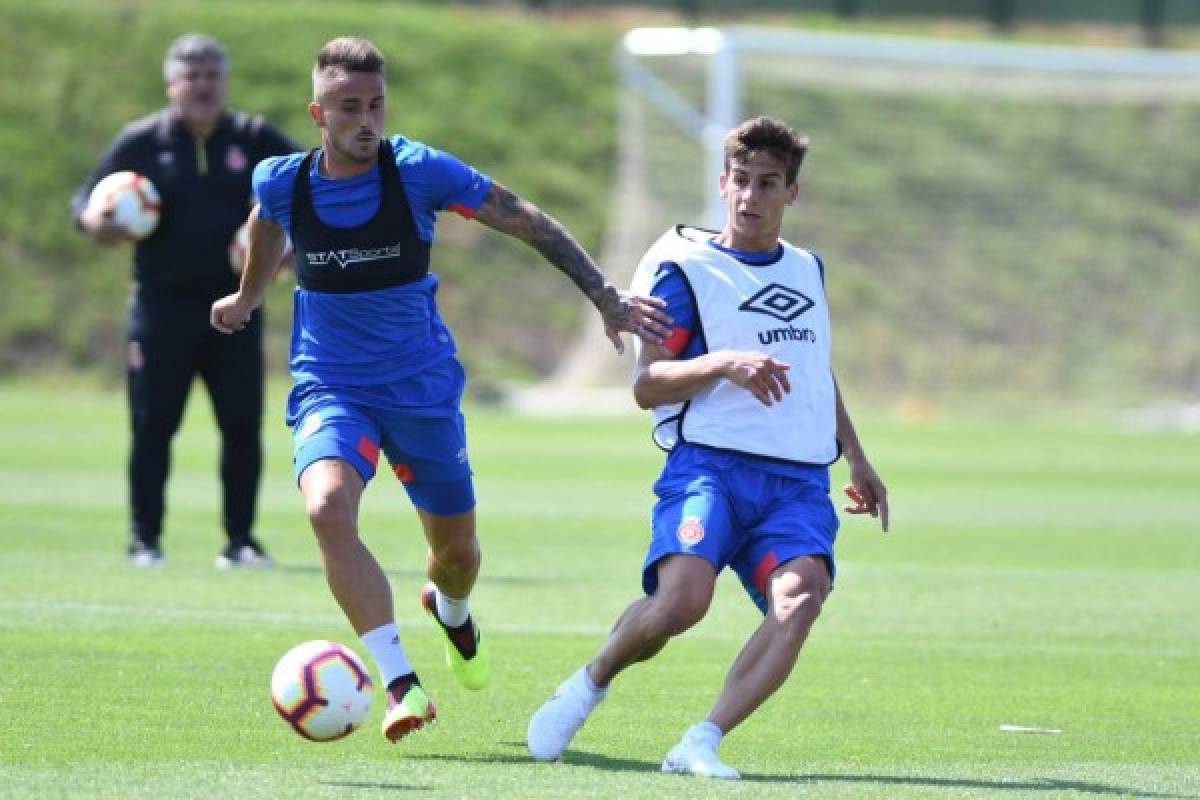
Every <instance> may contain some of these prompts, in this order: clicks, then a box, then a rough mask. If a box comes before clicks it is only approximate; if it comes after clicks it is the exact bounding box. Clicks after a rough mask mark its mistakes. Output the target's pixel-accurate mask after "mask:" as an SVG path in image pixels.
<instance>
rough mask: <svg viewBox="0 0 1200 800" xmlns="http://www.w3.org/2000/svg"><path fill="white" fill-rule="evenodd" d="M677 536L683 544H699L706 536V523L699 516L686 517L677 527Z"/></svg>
mask: <svg viewBox="0 0 1200 800" xmlns="http://www.w3.org/2000/svg"><path fill="white" fill-rule="evenodd" d="M675 536H676V538H678V539H679V541H680V542H682V543H683V544H686V545H693V544H699V543H700V540H701V539H703V538H704V523H702V522H701V521H700V518H699V517H684V518H683V522H681V523H679V527H678V528H676V529H675Z"/></svg>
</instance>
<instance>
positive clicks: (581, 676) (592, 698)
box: [570, 664, 608, 706]
mask: <svg viewBox="0 0 1200 800" xmlns="http://www.w3.org/2000/svg"><path fill="white" fill-rule="evenodd" d="M570 680H571V683H572V684H574V685H575V687H576V688H577V689H579V691H580V694H582V695H583V696H584V697H586V698H587V699H588V702H590V703H591V704H592V705H593V706H594V705H596V703H599V702H600V701H601V700H603V699H604V698H605V697H606V696H607V695H608V689H607V688H604V689H601V688H600V687H599V686H597V685H596V684H595V682H594V681H592V676H591V675H589V674H588V671H587V665H586V664H584V665H583V666H582V667H580V668H579V669H578V670H576V671H575V674H574V675H572V676H571V678H570Z"/></svg>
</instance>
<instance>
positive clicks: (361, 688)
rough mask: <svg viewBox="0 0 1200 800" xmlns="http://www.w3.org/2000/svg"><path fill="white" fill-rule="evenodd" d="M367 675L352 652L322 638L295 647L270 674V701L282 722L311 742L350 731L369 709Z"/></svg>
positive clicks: (334, 737) (369, 698)
mask: <svg viewBox="0 0 1200 800" xmlns="http://www.w3.org/2000/svg"><path fill="white" fill-rule="evenodd" d="M372 688H373V686H372V684H371V677H370V675H369V674H368V673H367V668H366V666H365V665H364V664H363V662H362V659H360V658H359V657H358V656H357V655H355V654H354V652H353V651H351V650H349V649H348V648H346V647H344V646H343V645H340V644H338V643H337V642H329V641H324V640H318V641H312V642H305V643H303V644H298V645H296V646H295V647H293V648H292V649H291V650H288V651H287V652H286V653H284V654H283V658H281V659H279V663H277V664H276V665H275V671H274V672H272V673H271V702H272V703H274V705H275V710H276V711H278V712H279V716H281V717H283V720H284V722H286V723H287V724H289V725H291V726H292V729H293V730H295V731H296V733H298V734H300V735H301V736H303V737H304V738H305V739H309V740H311V741H314V742H330V741H333V740H334V739H340V738H342V737H343V736H345V735H346V734H348V733H350V732H352V731H353V730H355V729H356V728H357V727H358V726H359V725H360V724H362V721H363V719H364V718H365V717H366V716H367V711H368V710H369V709H370V708H371V692H372Z"/></svg>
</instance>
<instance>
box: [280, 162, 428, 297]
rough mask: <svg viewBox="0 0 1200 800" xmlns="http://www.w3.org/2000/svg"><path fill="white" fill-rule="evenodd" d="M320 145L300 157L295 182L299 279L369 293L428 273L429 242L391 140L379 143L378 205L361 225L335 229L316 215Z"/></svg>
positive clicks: (306, 284) (307, 284)
mask: <svg viewBox="0 0 1200 800" xmlns="http://www.w3.org/2000/svg"><path fill="white" fill-rule="evenodd" d="M319 152H320V149H319V148H318V149H315V150H310V151H309V153H308V155H306V156H305V157H304V160H303V161H301V162H300V169H299V170H298V171H297V172H296V182H295V184H294V185H293V186H292V246H293V248H295V251H296V278H297V282H298V283H299V284H300V287H301V288H303V289H308V290H309V291H314V292H366V291H371V290H373V289H386V288H389V287H392V286H400V285H401V284H405V283H412V282H413V281H416V280H420V279H421V278H423V277H425V275H426V274H427V273H428V272H429V242H424V241H421V238H420V237H419V236H418V235H417V223H416V221H415V220H414V219H413V214H412V208H411V207H410V206H409V204H408V196H407V195H406V194H405V192H404V183H403V181H402V180H401V178H400V170H399V168H397V166H396V158H395V156H394V155H393V154H392V146H391V143H390V142H388V141H387V140H386V139H383V140H381V141H380V142H379V181H380V190H379V208H378V209H377V210H376V211H375V216H373V217H371V218H370V219H369V220H367V221H366V222H365V223H363V224H362V225H359V226H358V227H356V228H335V227H333V226H331V225H326V224H325V223H324V222H322V221H321V219H320V218H319V217H318V216H317V212H316V209H314V208H313V204H312V188H311V187H310V186H309V181H308V172H309V170H310V169H311V168H312V161H313V158H314V157H316V155H317V153H319Z"/></svg>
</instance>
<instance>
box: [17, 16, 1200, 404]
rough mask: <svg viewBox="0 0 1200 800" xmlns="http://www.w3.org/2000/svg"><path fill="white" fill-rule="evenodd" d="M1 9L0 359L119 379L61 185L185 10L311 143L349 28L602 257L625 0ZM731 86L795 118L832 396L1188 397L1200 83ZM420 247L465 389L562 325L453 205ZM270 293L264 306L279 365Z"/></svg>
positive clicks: (104, 312) (246, 98) (413, 108)
mask: <svg viewBox="0 0 1200 800" xmlns="http://www.w3.org/2000/svg"><path fill="white" fill-rule="evenodd" d="M0 14H2V15H3V18H4V21H5V25H4V29H5V32H6V35H5V47H3V48H0V113H2V114H3V115H4V119H5V120H6V124H5V126H4V127H2V128H0V147H2V148H3V150H2V151H0V152H3V153H4V154H5V157H4V158H3V159H0V205H2V206H3V208H4V209H5V214H4V215H3V218H2V219H0V275H2V276H3V286H4V287H5V290H4V291H3V292H0V373H2V372H4V371H13V370H35V369H40V368H43V367H44V366H45V365H46V364H58V365H67V366H69V367H75V366H85V367H91V366H95V365H102V366H103V367H104V369H105V370H107V371H108V372H110V373H112V374H115V371H116V369H117V368H118V365H119V363H120V359H119V355H118V353H119V351H120V347H121V340H122V336H123V332H122V326H123V322H124V318H123V314H124V296H125V293H126V291H127V284H128V254H127V253H125V252H123V251H106V250H101V249H100V248H97V247H95V246H93V245H91V244H90V243H89V242H88V241H87V240H86V239H85V238H84V237H83V236H81V235H79V234H78V233H76V232H75V231H74V230H73V228H72V226H71V224H70V221H69V219H68V215H67V209H66V206H67V200H68V198H69V196H70V194H71V191H72V190H73V188H74V186H75V185H76V183H77V182H78V181H79V180H80V179H81V178H82V177H83V175H84V174H86V172H87V170H88V169H89V167H90V166H91V165H92V163H93V162H94V160H95V158H96V157H97V155H98V154H99V152H100V150H101V149H102V148H103V146H104V145H105V144H106V143H107V141H108V140H109V139H110V138H111V137H112V135H113V134H114V133H115V132H116V131H117V130H118V129H119V128H120V126H121V125H122V124H123V123H124V122H125V121H126V120H128V119H131V118H133V117H136V116H140V115H142V114H144V113H146V112H148V111H149V110H151V109H154V108H157V107H159V106H160V105H161V104H162V102H163V96H162V85H161V77H160V65H161V58H162V51H163V49H164V47H165V46H166V43H167V42H169V41H170V39H171V38H173V37H174V36H175V35H177V34H178V33H180V32H182V31H185V30H203V31H208V32H211V33H213V34H215V35H217V36H218V37H220V38H221V39H223V40H224V41H225V42H226V44H227V45H228V47H229V49H230V51H231V55H232V58H233V78H232V84H231V103H232V105H234V106H235V107H239V108H244V109H248V110H253V111H258V112H262V113H265V114H266V115H267V116H268V117H269V118H271V119H272V120H274V121H276V122H277V123H279V124H280V125H282V126H283V127H284V128H285V129H286V130H288V131H289V132H290V133H291V134H292V135H293V136H295V137H296V138H297V139H299V140H300V141H302V142H304V143H306V144H313V143H315V142H316V133H315V129H313V128H312V126H311V123H310V122H309V121H308V120H307V117H306V116H305V113H304V106H305V104H306V102H307V99H308V92H309V86H308V78H307V74H308V68H309V64H310V60H311V58H312V56H313V54H314V53H315V52H316V50H317V48H318V47H319V46H320V45H321V44H322V43H323V42H324V41H326V40H327V39H329V38H330V37H332V36H334V35H338V34H343V33H359V34H363V35H367V36H369V37H370V38H372V39H374V40H375V41H376V42H377V43H378V44H380V45H381V46H382V48H383V49H384V51H385V53H386V54H387V55H388V57H389V61H390V67H389V70H390V72H389V77H390V87H391V92H392V106H391V117H390V123H391V127H392V129H394V130H398V131H401V132H404V133H405V134H407V135H409V136H411V137H413V138H417V139H421V140H424V141H428V142H431V143H433V144H436V145H438V146H440V147H443V148H444V149H447V150H450V151H451V152H454V153H456V154H457V155H459V156H461V157H462V158H464V159H465V160H467V161H469V162H471V163H474V164H476V165H477V166H479V167H480V168H481V169H483V170H485V171H487V172H489V173H490V174H492V175H493V176H495V177H496V178H497V179H499V180H501V181H502V182H504V183H505V184H507V185H509V186H511V187H513V188H515V189H516V190H518V191H519V192H520V193H522V194H524V195H526V196H528V197H530V198H531V199H533V200H535V201H536V202H537V203H539V205H541V206H542V207H543V208H545V209H546V210H548V211H550V212H551V213H553V214H554V215H556V216H558V217H559V218H560V219H561V220H563V221H564V222H565V223H566V224H567V225H568V227H570V228H571V229H572V230H573V231H574V232H575V233H576V234H577V235H578V236H579V238H580V239H581V241H582V242H583V243H584V245H585V246H586V247H588V248H589V250H591V251H592V252H596V253H598V251H599V248H600V245H601V241H602V235H603V232H604V229H605V224H606V221H607V220H606V214H607V213H608V211H609V203H610V198H611V192H612V186H613V175H614V154H615V136H616V134H615V130H616V119H615V118H616V97H615V88H614V86H615V84H614V81H615V74H614V69H613V66H612V58H611V55H612V48H613V43H614V42H615V40H616V37H617V36H618V35H619V33H620V27H618V24H617V22H616V21H610V20H621V21H622V22H623V23H629V22H632V21H633V17H634V15H628V16H614V17H611V18H609V17H604V16H597V15H591V16H570V15H556V16H547V17H535V16H530V15H523V14H520V13H514V12H512V11H511V10H510V11H505V10H503V9H501V10H495V9H483V8H465V7H454V6H447V7H435V6H413V5H410V4H402V3H387V4H385V3H374V2H365V1H363V2H346V3H339V4H338V6H337V10H336V13H331V11H330V7H329V6H328V4H318V3H312V2H291V3H283V2H273V1H272V2H258V3H255V4H253V5H250V4H237V3H229V2H211V3H205V4H192V3H175V2H148V1H143V2H135V1H134V0H129V1H127V2H112V3H104V4H100V3H90V2H83V0H50V2H46V3H41V4H36V5H35V4H29V3H20V2H17V0H0ZM814 22H819V23H820V24H822V25H828V24H830V21H829V20H828V19H821V20H814ZM765 69H766V70H767V71H768V72H770V71H774V72H776V73H778V72H780V71H786V69H785V68H783V67H778V66H775V65H767V67H766V68H765ZM745 102H746V108H747V111H748V112H750V113H772V114H776V115H780V116H783V117H785V118H787V119H788V120H789V121H791V122H793V124H796V125H797V127H800V128H802V129H804V130H805V131H806V132H808V133H809V134H810V135H811V136H812V137H813V142H814V146H813V155H812V157H811V158H810V162H809V164H807V165H806V167H805V173H804V180H805V193H804V195H803V199H802V201H801V204H800V207H799V213H796V214H793V215H792V217H791V218H790V220H789V222H788V228H787V230H786V231H785V234H786V235H787V236H788V237H789V238H792V239H793V240H795V241H800V242H804V243H805V244H808V245H810V246H812V247H814V248H815V249H818V250H820V251H821V252H822V253H823V254H824V255H825V256H826V258H827V261H828V262H829V264H830V270H831V272H830V283H829V293H830V297H831V302H832V304H833V308H834V313H835V316H836V317H837V319H838V326H837V328H836V331H837V334H838V340H837V344H836V351H837V358H838V369H839V372H840V373H842V374H843V375H845V376H846V377H847V378H848V380H847V384H848V385H849V386H852V387H854V388H853V391H852V394H853V395H855V396H856V397H857V396H863V397H864V398H873V399H875V400H876V401H877V402H880V403H890V402H892V401H893V399H896V398H932V399H934V400H947V399H949V398H954V399H955V400H956V401H959V402H961V401H964V400H965V401H974V400H976V399H978V398H987V399H995V398H997V397H1000V396H1007V397H1008V398H1010V399H1013V398H1015V399H1016V400H1017V401H1018V402H1021V403H1025V402H1030V403H1034V404H1041V403H1045V402H1055V403H1067V402H1070V403H1080V404H1089V405H1096V404H1101V405H1108V406H1112V405H1118V404H1124V403H1141V402H1146V401H1148V400H1153V399H1159V398H1162V397H1166V398H1168V399H1171V400H1177V401H1178V400H1186V399H1189V398H1194V396H1195V395H1196V394H1197V393H1200V325H1197V324H1196V322H1195V320H1196V314H1195V311H1194V308H1195V306H1196V304H1197V300H1198V299H1200V270H1197V269H1196V266H1197V253H1200V224H1197V223H1198V222H1200V219H1198V215H1200V207H1198V206H1197V203H1196V191H1195V187H1196V186H1198V185H1200V150H1197V148H1195V147H1194V146H1192V144H1191V143H1192V141H1193V140H1194V138H1195V131H1196V130H1197V129H1200V103H1197V102H1189V103H1179V102H1176V101H1169V100H1168V101H1163V100H1156V101H1149V102H1143V103H1099V104H1096V105H1094V106H1093V105H1091V104H1089V103H1079V102H1073V103H1067V104H1063V103H1058V102H1056V101H1055V100H1054V98H1053V96H1047V97H1044V98H1042V99H1033V100H1030V99H1022V98H1014V97H1006V96H1003V95H997V96H996V97H994V98H988V99H986V100H984V101H982V102H980V101H979V99H978V98H973V97H971V96H969V95H964V94H959V95H954V94H947V95H938V94H927V95H903V94H895V93H876V92H871V91H863V90H861V89H857V88H847V87H841V88H839V87H837V86H819V85H818V86H814V85H812V84H811V82H810V84H809V85H807V86H800V87H782V88H781V87H779V86H772V85H771V84H770V82H763V83H754V84H751V85H750V86H748V87H747V89H746V91H745ZM650 131H651V132H650V135H649V136H650V139H651V141H650V145H651V149H652V150H653V149H655V148H657V149H658V150H660V151H667V152H666V157H665V158H661V159H660V160H658V161H656V162H655V166H654V167H653V172H652V174H651V178H652V180H654V181H655V183H656V184H658V185H660V186H667V187H669V186H670V185H671V184H672V183H673V182H674V183H679V182H680V176H681V175H689V174H690V173H694V172H695V170H696V169H697V167H698V164H699V162H698V161H697V160H696V158H695V153H693V152H689V151H686V148H685V147H679V146H676V143H675V142H674V141H672V140H671V139H670V134H669V133H668V132H667V131H665V130H664V131H655V130H654V129H653V128H651V129H650ZM694 184H695V180H693V179H691V178H690V177H689V178H688V179H687V186H688V187H693V186H694ZM684 207H685V208H686V207H687V206H684ZM676 216H678V217H683V218H684V219H681V220H679V221H693V220H694V217H693V218H692V219H687V212H682V213H676ZM434 253H435V255H434V264H435V270H436V271H437V272H438V273H439V274H440V275H441V276H442V278H443V289H442V291H441V293H440V296H439V300H440V302H441V303H442V307H443V311H444V313H445V315H446V317H447V318H448V320H449V321H450V323H451V325H452V326H453V327H454V329H455V331H456V333H457V335H458V338H459V340H460V343H461V344H462V345H463V347H462V350H463V356H464V359H465V360H466V362H467V366H468V369H469V370H470V371H471V373H472V376H473V382H474V385H475V386H476V387H480V386H483V385H485V384H486V383H488V382H492V381H497V380H511V379H514V378H515V379H532V378H536V377H537V376H540V375H544V374H545V373H546V372H548V371H549V370H550V369H551V368H552V367H553V365H554V364H555V363H556V361H557V359H558V358H559V356H560V355H561V353H562V352H563V350H564V348H565V345H566V342H567V340H568V339H569V337H570V336H571V335H572V333H573V331H574V330H575V328H576V325H577V324H578V316H579V312H580V305H579V303H578V294H577V293H576V291H575V290H574V287H573V286H571V284H570V283H569V282H568V281H567V280H566V279H565V278H563V277H562V276H560V275H558V274H556V273H555V272H554V271H553V270H552V269H550V268H549V267H547V266H546V265H545V264H544V262H542V261H541V259H540V258H539V257H537V256H536V255H535V254H534V253H533V252H532V251H529V250H527V249H526V248H524V247H523V246H520V245H517V244H516V243H514V242H511V241H509V240H507V239H506V238H505V237H501V236H498V235H494V234H491V233H489V232H487V231H485V230H484V229H483V228H482V227H481V226H478V225H475V224H472V223H466V222H461V221H458V220H457V219H456V218H454V217H453V215H447V217H446V218H444V221H443V222H442V223H441V224H440V227H439V243H438V245H437V247H436V248H435V251H434ZM288 292H289V287H288V286H285V285H282V284H281V285H279V286H276V287H275V288H274V289H273V293H272V296H271V298H270V300H269V306H270V308H271V309H272V311H271V345H270V359H271V361H272V363H273V364H274V365H275V366H276V367H281V366H282V363H283V360H284V352H285V346H286V345H285V337H286V332H287V328H288V325H289V323H290V313H289V309H290V301H289V297H288Z"/></svg>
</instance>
